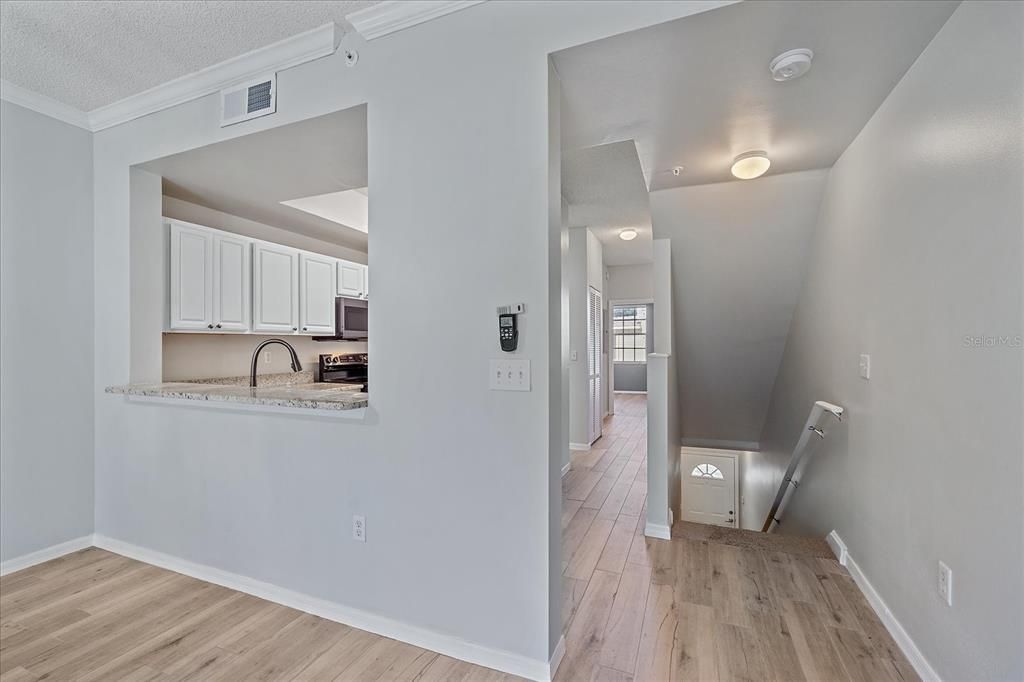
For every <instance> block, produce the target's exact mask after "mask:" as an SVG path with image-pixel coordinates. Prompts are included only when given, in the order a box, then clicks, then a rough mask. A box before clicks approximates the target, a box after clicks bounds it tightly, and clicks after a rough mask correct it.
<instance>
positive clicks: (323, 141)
mask: <svg viewBox="0 0 1024 682" xmlns="http://www.w3.org/2000/svg"><path fill="white" fill-rule="evenodd" d="M143 168H145V169H146V170H148V171H152V172H153V173H157V174H159V175H162V176H163V178H164V194H166V195H168V196H172V197H175V198H177V199H184V200H185V201H190V202H192V203H194V204H199V205H201V206H206V207H207V208H212V209H215V210H218V211H223V212H225V213H230V214H232V215H236V216H240V217H242V218H248V219H249V220H255V221H256V222H259V223H264V224H265V225H273V226H274V227H279V228H281V229H285V230H290V231H292V232H297V233H299V234H304V235H306V236H308V237H314V238H316V239H322V240H324V241H328V242H333V243H335V244H340V245H342V246H347V247H350V248H354V249H356V250H358V251H366V246H367V235H366V233H364V232H361V231H359V230H357V229H353V228H350V227H346V226H344V225H339V224H338V223H334V222H331V221H329V220H325V219H323V218H320V217H318V216H315V215H313V214H311V213H306V212H305V211H300V210H299V209H297V208H292V207H290V206H283V205H281V203H280V202H281V201H285V200H288V199H297V198H299V197H308V196H312V195H314V194H325V193H327V192H337V191H339V190H343V189H353V188H357V187H366V184H367V157H366V106H359V107H353V108H351V109H345V110H344V111H339V112H336V113H333V114H328V115H326V116H319V117H317V118H312V119H308V120H305V121H299V122H298V123H292V124H289V125H285V126H279V127H277V128H271V129H270V130H264V131H261V132H258V133H252V134H250V135H244V136H242V137H236V138H232V139H230V140H225V141H224V142H217V143H216V144H211V145H207V146H205V147H200V148H198V149H192V150H189V151H187V152H182V153H180V154H174V155H173V156H166V157H164V158H162V159H157V160H156V161H150V162H149V163H146V164H144V165H143Z"/></svg>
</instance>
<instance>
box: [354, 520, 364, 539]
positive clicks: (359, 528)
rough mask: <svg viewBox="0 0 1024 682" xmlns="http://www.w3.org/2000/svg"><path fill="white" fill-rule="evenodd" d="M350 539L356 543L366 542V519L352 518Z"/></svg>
mask: <svg viewBox="0 0 1024 682" xmlns="http://www.w3.org/2000/svg"><path fill="white" fill-rule="evenodd" d="M352 539H353V540H356V541H357V542H366V517H365V516H353V517H352Z"/></svg>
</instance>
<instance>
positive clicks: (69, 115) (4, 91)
mask: <svg viewBox="0 0 1024 682" xmlns="http://www.w3.org/2000/svg"><path fill="white" fill-rule="evenodd" d="M0 99H4V100H6V101H8V102H10V103H11V104H17V105H18V106H20V107H25V108H26V109H31V110H32V111H35V112H37V113H40V114H43V115H44V116H49V117H50V118H55V119H57V120H58V121H64V122H65V123H70V124H71V125H73V126H77V127H79V128H84V129H86V130H91V129H92V128H90V126H89V114H87V113H85V112H84V111H82V110H81V109H75V108H74V107H72V106H68V105H67V104H64V103H63V102H58V101H57V100H55V99H50V98H49V97H47V96H45V95H40V94H39V93H38V92H33V91H32V90H28V89H26V88H23V87H21V86H20V85H15V84H14V83H11V82H10V81H6V80H0Z"/></svg>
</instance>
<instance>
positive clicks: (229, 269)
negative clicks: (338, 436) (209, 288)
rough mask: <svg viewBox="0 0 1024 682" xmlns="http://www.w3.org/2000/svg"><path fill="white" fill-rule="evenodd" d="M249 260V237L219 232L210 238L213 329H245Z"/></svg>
mask: <svg viewBox="0 0 1024 682" xmlns="http://www.w3.org/2000/svg"><path fill="white" fill-rule="evenodd" d="M251 262H252V246H251V244H250V242H249V240H247V239H242V238H240V237H239V238H236V237H228V236H221V235H217V236H215V237H214V238H213V326H214V329H219V330H222V331H242V332H244V331H249V317H250V313H251V311H252V305H251V304H250V302H249V293H250V291H251V289H252V276H251V273H250V265H251Z"/></svg>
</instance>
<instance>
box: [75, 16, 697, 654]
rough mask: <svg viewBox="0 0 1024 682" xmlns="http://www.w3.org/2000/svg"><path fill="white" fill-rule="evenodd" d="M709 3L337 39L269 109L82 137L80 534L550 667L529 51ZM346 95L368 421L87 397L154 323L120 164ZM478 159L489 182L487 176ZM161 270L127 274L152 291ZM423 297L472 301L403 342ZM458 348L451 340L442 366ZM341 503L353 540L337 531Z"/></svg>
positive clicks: (544, 284) (154, 120)
mask: <svg viewBox="0 0 1024 682" xmlns="http://www.w3.org/2000/svg"><path fill="white" fill-rule="evenodd" d="M709 6H711V5H710V4H709V3H701V2H696V3H688V2H680V3H639V4H637V3H630V4H626V3H596V4H589V3H588V4H579V3H552V4H543V5H539V4H535V3H484V4H481V5H476V6H474V7H472V8H469V9H465V10H463V11H460V12H456V13H453V14H450V15H447V16H445V17H444V18H442V19H439V20H437V21H433V22H429V23H426V24H422V25H419V26H416V27H414V28H409V29H407V30H403V31H401V32H398V33H395V34H392V35H389V36H387V37H386V38H384V39H380V40H374V41H372V42H365V41H362V40H361V39H360V38H359V37H358V36H356V35H354V34H348V35H346V36H345V38H344V39H343V46H352V47H356V48H357V49H358V50H359V53H360V59H359V65H358V66H357V67H355V68H347V67H346V66H345V65H344V55H343V50H342V51H339V52H338V53H337V54H335V55H332V56H329V57H324V58H322V59H318V60H315V61H312V62H309V63H306V64H303V65H301V66H297V67H295V68H291V69H287V70H285V71H281V72H279V73H278V81H277V83H278V92H279V97H278V100H277V113H275V114H274V115H272V116H266V117H263V118H259V119H254V120H252V121H248V122H245V123H241V124H238V125H235V126H230V127H228V128H220V127H219V125H218V120H219V108H220V107H219V100H218V97H217V95H216V94H214V95H211V96H208V97H203V98H200V99H196V100H193V101H191V102H187V103H183V104H181V105H179V106H177V107H174V108H172V109H169V110H166V111H162V112H159V113H155V114H151V115H149V116H145V117H142V118H139V119H136V120H134V121H131V122H130V123H126V124H123V125H120V126H117V127H115V128H111V129H108V130H104V131H101V132H99V133H96V135H95V136H94V143H95V144H94V152H95V163H94V168H95V195H94V197H95V201H94V220H93V224H94V230H95V245H96V248H95V251H94V253H95V261H94V263H95V267H94V271H95V301H96V306H95V311H96V320H95V329H96V337H95V338H96V343H95V383H96V387H95V395H96V396H97V397H96V403H95V405H96V453H97V457H96V500H97V504H96V529H97V531H98V532H100V533H103V534H105V535H107V536H110V537H113V538H115V539H118V540H121V541H123V542H127V543H132V544H136V545H140V546H143V547H146V548H149V549H152V550H156V551H160V552H164V553H166V554H170V555H172V556H175V557H180V558H182V559H186V560H189V561H193V562H197V563H200V564H206V565H209V566H212V567H215V568H218V569H221V570H226V571H232V572H235V573H239V574H242V575H245V576H249V577H252V578H255V579H258V580H263V581H266V582H270V583H273V584H275V585H278V586H280V587H283V588H286V589H290V590H295V591H299V592H302V593H305V594H308V595H311V596H314V597H316V598H319V599H325V600H329V601H332V602H336V603H338V604H341V605H344V606H346V607H349V608H355V609H362V610H365V611H368V612H370V613H372V614H375V615H377V616H381V617H384V618H388V619H391V620H393V621H396V622H398V623H402V624H405V625H413V626H416V627H419V628H423V629H425V630H428V631H430V632H432V633H437V634H439V635H447V636H449V637H451V638H453V639H455V640H461V641H463V642H469V643H471V644H473V645H477V646H480V647H485V648H486V649H488V650H491V651H498V652H504V654H506V655H508V656H512V657H521V658H523V659H525V660H527V661H530V662H534V663H541V664H543V663H545V662H546V661H547V660H548V658H549V656H550V654H551V642H552V641H553V639H554V638H553V637H552V633H551V628H559V627H560V622H551V621H550V616H551V614H552V613H553V612H554V610H553V602H557V601H558V595H557V592H556V591H555V590H553V589H552V588H551V575H550V568H551V566H552V561H553V559H552V556H551V553H552V551H554V549H553V548H555V547H557V546H558V545H557V542H553V541H552V538H550V537H549V534H550V533H551V532H552V529H553V528H557V527H558V526H557V525H555V524H553V523H552V520H551V519H550V514H551V510H552V509H558V507H557V502H556V501H555V500H553V499H552V495H553V494H554V495H557V494H558V487H557V486H556V485H553V484H552V483H553V482H552V480H551V472H552V461H553V460H552V458H553V457H554V458H557V457H560V453H552V452H551V450H550V448H551V438H552V433H553V429H552V426H551V422H550V418H551V415H552V414H553V407H554V406H553V405H552V404H551V400H552V396H551V392H550V389H551V384H552V379H551V374H550V372H551V367H550V363H552V362H560V358H557V357H555V358H553V357H552V355H551V353H552V349H551V346H550V340H551V338H552V334H553V333H554V332H553V330H552V329H551V316H550V313H551V307H552V306H553V305H554V303H553V301H555V300H557V299H556V298H553V297H552V294H553V293H554V291H553V290H554V289H555V287H554V284H553V282H552V281H551V272H550V268H551V266H552V263H551V250H552V243H551V234H550V231H551V224H550V218H551V214H550V213H549V209H550V208H551V207H550V205H549V201H550V190H551V187H550V183H549V180H548V177H547V174H548V173H550V163H551V159H550V152H551V150H550V147H549V144H548V136H549V129H550V120H549V106H548V95H549V90H548V88H549V78H548V77H549V72H548V60H547V56H548V54H550V53H551V52H552V51H554V50H558V49H561V48H564V47H568V46H571V45H574V44H579V43H583V42H586V41H589V40H595V39H598V38H601V37H604V36H607V35H610V34H614V33H620V32H624V31H629V30H633V29H636V28H640V27H642V26H646V25H650V24H653V23H658V22H661V21H666V20H670V19H673V18H678V17H680V16H684V15H685V14H688V13H691V12H694V11H697V10H699V9H706V8H708V7H709ZM496 26H500V27H501V30H500V31H496V30H494V27H496ZM426 54H429V55H430V65H431V68H428V69H423V68H420V67H421V66H422V65H423V55H426ZM467 55H472V59H467V58H466V56H467ZM364 103H368V109H367V120H368V130H369V135H370V140H369V145H368V151H369V185H370V186H371V187H372V188H373V193H374V205H373V216H372V222H373V225H372V227H371V228H370V235H369V239H370V249H369V267H370V270H371V271H372V272H373V279H374V281H373V285H374V292H373V299H374V315H373V316H372V317H371V319H370V326H371V329H370V334H369V336H370V342H369V353H370V355H371V356H373V357H374V364H373V365H371V368H370V373H371V383H372V384H373V385H374V393H373V395H372V397H371V399H370V408H369V411H368V415H367V418H366V420H365V422H363V423H339V422H336V421H331V420H322V419H321V420H318V419H299V418H289V417H283V416H270V415H266V414H263V413H231V412H211V411H207V410H202V409H196V408H173V407H167V406H164V405H155V404H140V403H129V402H126V401H125V400H124V399H123V398H121V397H119V396H114V395H108V394H103V393H101V390H102V387H104V386H107V385H111V384H119V383H125V382H127V381H128V380H129V379H130V377H131V376H132V372H133V368H132V367H131V365H130V362H129V360H128V358H129V357H130V349H131V346H132V345H133V343H135V342H136V341H137V340H138V339H139V338H140V337H146V336H148V335H152V334H160V333H161V331H160V329H157V328H153V327H152V326H148V325H146V324H136V323H135V322H136V321H135V316H133V310H132V308H133V297H132V296H131V295H130V293H129V285H130V284H131V283H133V281H134V280H133V278H132V277H131V276H130V273H131V271H132V269H133V267H136V268H137V267H139V264H134V265H133V263H132V261H131V251H132V249H131V248H130V245H131V242H132V241H133V240H136V239H149V238H155V237H154V236H153V235H152V234H149V233H142V232H136V231H134V230H133V229H132V225H131V221H130V218H129V207H130V205H131V186H130V184H129V181H128V177H129V173H128V169H129V167H130V166H132V165H135V164H140V163H145V162H147V161H150V160H152V159H155V158H159V157H162V156H166V155H169V154H173V153H177V152H181V151H184V150H187V149H193V148H195V147H198V146H202V145H204V144H209V143H211V142H215V141H218V140H222V139H225V138H227V137H236V136H239V135H243V134H246V133H248V132H254V131H257V130H262V129H265V128H267V127H273V126H278V125H283V124H286V123H291V122H294V121H297V120H302V119H305V118H309V117H313V116H318V115H323V114H326V113H330V112H331V111H338V110H341V109H346V108H348V107H352V106H360V105H362V104H364ZM495 159H501V172H500V173H495V172H487V171H486V170H482V169H488V168H492V167H493V165H494V160H495ZM509 178H516V180H515V182H512V183H510V182H509ZM482 256H486V257H482ZM145 266H146V264H142V267H145ZM158 280H159V277H158V275H157V276H154V278H153V281H150V282H145V283H139V285H140V286H142V287H143V288H145V289H146V290H151V291H158V290H159V289H160V282H159V281H158ZM438 301H458V303H459V306H460V309H461V310H463V311H465V314H464V315H457V316H454V317H453V318H452V319H451V320H450V321H449V326H448V327H447V328H446V333H445V334H442V335H426V336H417V337H416V339H415V342H410V338H409V334H408V330H410V329H416V328H430V327H431V325H433V324H434V323H435V322H436V305H437V303H438ZM516 301H522V302H524V303H526V306H527V311H528V312H527V314H526V315H525V316H524V318H523V320H522V326H521V330H520V332H521V336H520V350H519V357H523V358H528V359H530V360H531V369H532V390H531V391H530V392H527V393H519V392H513V393H506V392H497V391H490V390H488V388H487V385H488V382H487V375H488V366H489V365H488V363H489V361H490V360H491V359H493V358H497V357H501V352H500V350H498V348H497V338H496V334H495V324H496V322H495V315H494V309H495V306H496V305H500V304H503V303H511V302H516ZM141 319H144V318H141ZM453 337H454V338H458V339H459V340H460V343H461V344H462V345H461V346H460V348H459V352H458V353H457V357H454V359H452V361H451V362H449V363H447V364H445V366H444V368H443V374H444V376H443V378H442V379H441V380H439V379H438V376H439V375H438V370H437V366H438V365H437V358H439V357H442V358H453V355H452V351H451V341H450V340H451V338H453ZM153 363H154V364H155V365H156V366H159V357H157V358H154V359H153ZM140 371H141V369H140ZM510 434H511V435H510ZM555 461H557V460H555ZM356 513H360V514H363V515H365V517H366V523H367V525H366V528H367V542H366V543H365V544H363V543H356V542H353V541H352V540H351V539H350V537H351V532H350V528H351V519H352V515H353V514H356ZM495 614H501V617H497V618H496V617H495Z"/></svg>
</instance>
